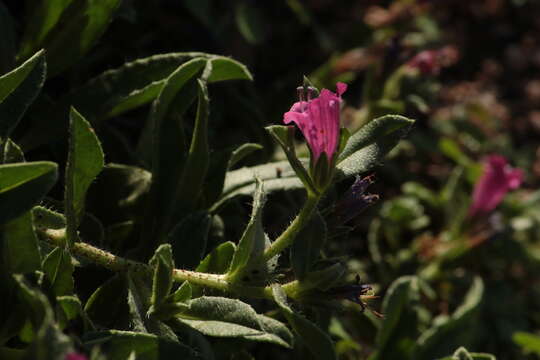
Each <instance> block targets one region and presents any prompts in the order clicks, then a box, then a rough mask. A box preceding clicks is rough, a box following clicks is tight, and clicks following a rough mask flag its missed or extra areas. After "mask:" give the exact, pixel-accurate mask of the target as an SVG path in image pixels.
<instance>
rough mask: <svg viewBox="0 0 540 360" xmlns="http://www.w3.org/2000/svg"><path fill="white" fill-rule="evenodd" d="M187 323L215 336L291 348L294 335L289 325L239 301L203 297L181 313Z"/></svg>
mask: <svg viewBox="0 0 540 360" xmlns="http://www.w3.org/2000/svg"><path fill="white" fill-rule="evenodd" d="M177 319H178V320H180V321H181V322H183V323H184V324H186V325H188V326H190V327H192V328H194V329H196V330H198V331H200V332H202V333H203V334H204V335H208V336H215V337H239V338H242V339H245V340H250V341H259V342H269V343H273V344H277V345H281V346H284V347H287V348H290V347H291V344H292V335H291V333H290V331H289V330H288V329H287V328H286V326H285V325H283V324H282V323H280V322H279V321H277V320H273V319H271V318H268V317H266V316H263V315H258V314H257V313H256V312H255V310H253V308H252V307H251V306H249V305H248V304H246V303H243V302H241V301H239V300H234V299H228V298H222V297H212V296H203V297H200V298H196V299H193V300H191V301H190V302H189V308H188V309H186V310H185V311H182V312H181V313H180V314H178V316H177Z"/></svg>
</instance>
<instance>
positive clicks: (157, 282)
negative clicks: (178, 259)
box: [150, 244, 175, 306]
mask: <svg viewBox="0 0 540 360" xmlns="http://www.w3.org/2000/svg"><path fill="white" fill-rule="evenodd" d="M174 264H175V263H174V260H173V252H172V248H171V245H170V244H163V245H160V246H159V247H158V248H157V250H156V252H155V253H154V256H153V257H152V259H150V265H151V266H153V267H154V279H153V282H152V298H151V300H150V303H151V304H152V305H154V306H159V305H160V304H162V303H163V302H164V301H165V298H166V297H167V296H168V295H169V293H170V292H171V289H172V285H173V279H172V272H173V269H174Z"/></svg>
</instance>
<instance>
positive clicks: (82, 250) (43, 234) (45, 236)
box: [38, 228, 298, 300]
mask: <svg viewBox="0 0 540 360" xmlns="http://www.w3.org/2000/svg"><path fill="white" fill-rule="evenodd" d="M38 233H39V237H40V239H41V240H43V241H46V242H48V243H49V244H51V245H53V246H61V247H63V246H65V242H66V230H65V229H39V228H38ZM70 251H71V252H72V253H73V255H75V256H79V257H82V258H84V259H86V260H89V261H91V262H92V263H94V264H96V265H100V266H103V267H104V268H107V269H109V270H112V271H116V272H125V271H128V270H131V271H134V272H144V273H147V274H152V273H153V271H154V269H153V268H152V267H151V266H149V265H147V264H144V263H140V262H137V261H133V260H129V259H126V258H123V257H121V256H116V255H114V254H111V253H110V252H107V251H105V250H102V249H98V248H97V247H94V246H92V245H89V244H86V243H83V242H76V243H74V244H73V246H72V247H71V248H70ZM173 280H174V281H175V282H183V281H189V282H190V283H192V284H194V285H200V286H205V287H210V288H214V289H218V290H221V291H224V292H228V293H234V294H236V295H240V296H245V297H251V298H260V299H270V300H272V299H273V296H272V289H271V287H270V286H266V287H258V286H246V285H238V284H232V283H229V282H228V281H227V280H226V278H225V275H220V274H209V273H201V272H196V271H189V270H182V269H173ZM297 287H298V283H297V282H296V281H292V282H290V283H287V284H284V285H283V289H284V290H285V293H287V295H288V296H289V297H291V298H295V296H296V293H297Z"/></svg>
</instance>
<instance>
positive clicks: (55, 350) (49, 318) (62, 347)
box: [14, 275, 73, 360]
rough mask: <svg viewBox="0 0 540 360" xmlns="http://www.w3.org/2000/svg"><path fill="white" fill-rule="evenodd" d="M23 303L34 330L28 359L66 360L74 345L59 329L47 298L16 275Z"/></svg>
mask: <svg viewBox="0 0 540 360" xmlns="http://www.w3.org/2000/svg"><path fill="white" fill-rule="evenodd" d="M14 279H15V281H16V283H17V285H18V288H19V296H20V299H21V302H22V303H23V304H24V306H25V307H26V308H27V314H29V315H30V321H31V324H32V330H33V334H34V336H33V341H32V344H31V345H30V347H29V348H28V349H27V352H26V358H27V359H33V360H34V359H35V360H49V359H64V357H65V355H66V354H67V353H68V352H72V351H73V345H72V344H71V340H70V339H69V337H68V336H66V335H64V334H63V333H62V331H60V329H59V328H58V326H57V324H56V322H55V319H54V314H53V311H52V308H51V305H50V303H49V301H48V300H47V297H46V296H45V295H44V294H43V293H42V292H41V291H39V290H38V289H36V288H33V287H32V286H30V285H29V284H28V282H27V281H26V280H25V279H24V277H23V276H22V275H14Z"/></svg>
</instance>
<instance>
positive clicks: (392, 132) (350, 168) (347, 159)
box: [336, 115, 414, 179]
mask: <svg viewBox="0 0 540 360" xmlns="http://www.w3.org/2000/svg"><path fill="white" fill-rule="evenodd" d="M413 123H414V120H411V119H408V118H406V117H403V116H399V115H386V116H382V117H380V118H377V119H375V120H372V121H370V122H369V123H367V124H366V125H364V126H363V127H361V128H360V130H358V131H357V132H356V133H354V134H353V135H352V136H351V137H350V138H349V140H348V142H347V145H345V148H344V149H343V151H342V152H341V154H340V156H339V158H338V164H337V166H336V169H337V173H336V176H337V177H338V179H343V178H346V177H349V176H352V175H356V174H359V173H363V172H366V171H367V170H369V169H370V168H372V167H373V166H375V165H377V164H378V163H379V162H380V161H381V160H382V158H383V157H384V156H385V155H386V154H387V153H388V152H389V151H390V150H392V148H394V146H396V145H397V143H398V142H399V140H401V139H402V138H403V137H404V136H405V135H406V134H407V132H408V131H409V129H410V128H411V126H412V124H413Z"/></svg>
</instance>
